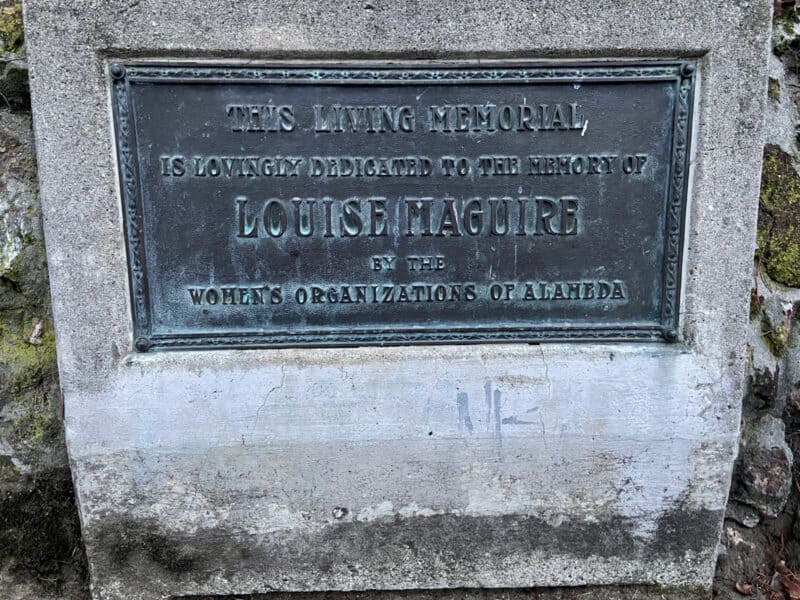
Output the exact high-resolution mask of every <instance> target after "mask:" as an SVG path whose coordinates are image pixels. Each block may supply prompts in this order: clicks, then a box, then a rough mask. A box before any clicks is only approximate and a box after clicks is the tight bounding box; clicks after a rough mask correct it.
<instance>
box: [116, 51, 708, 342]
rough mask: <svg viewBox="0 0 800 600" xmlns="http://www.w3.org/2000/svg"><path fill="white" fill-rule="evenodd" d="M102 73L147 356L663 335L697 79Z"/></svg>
mask: <svg viewBox="0 0 800 600" xmlns="http://www.w3.org/2000/svg"><path fill="white" fill-rule="evenodd" d="M109 71H110V75H111V77H112V81H113V85H112V94H113V106H114V115H115V124H116V136H117V151H118V157H119V169H120V181H121V189H122V200H123V212H124V217H125V223H126V235H127V244H128V257H129V267H130V281H131V293H132V304H133V320H134V335H135V346H136V348H137V349H138V350H140V351H145V350H148V349H151V348H176V347H177V348H184V347H200V348H202V347H218V346H222V347H224V346H228V347H244V346H287V345H288V346H303V345H362V344H395V343H404V342H480V341H500V340H512V341H539V340H548V339H553V340H564V339H569V340H584V339H593V340H598V339H600V340H619V339H641V340H652V339H665V340H667V341H671V340H674V339H676V337H677V319H678V301H679V297H680V270H681V248H682V244H683V230H684V219H685V217H684V213H685V206H686V194H687V191H686V187H687V180H688V178H687V169H688V163H689V145H690V137H691V115H692V105H693V101H694V100H693V92H694V72H695V65H694V63H693V62H691V61H681V62H669V63H664V62H653V63H649V64H625V63H617V64H607V63H603V64H587V65H576V64H572V63H567V64H558V65H553V64H550V65H540V66H533V65H523V64H518V63H511V64H503V65H500V64H492V65H490V66H477V65H472V64H462V65H447V66H442V65H425V66H420V65H416V64H415V65H413V66H408V65H406V66H391V65H385V64H383V65H366V66H365V65H363V64H362V65H358V66H338V65H337V66H331V65H327V66H324V67H323V66H312V65H298V64H296V63H291V64H285V65H277V66H276V65H272V66H263V67H252V66H241V65H237V66H224V65H219V64H204V65H195V64H192V65H181V64H178V65H176V64H169V65H166V64H150V63H148V64H128V65H122V64H112V65H110V67H109Z"/></svg>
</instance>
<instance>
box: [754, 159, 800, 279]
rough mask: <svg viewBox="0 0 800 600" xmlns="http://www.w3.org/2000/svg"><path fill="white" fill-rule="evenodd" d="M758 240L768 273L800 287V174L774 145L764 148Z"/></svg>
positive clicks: (772, 277)
mask: <svg viewBox="0 0 800 600" xmlns="http://www.w3.org/2000/svg"><path fill="white" fill-rule="evenodd" d="M757 242H758V251H757V258H758V264H759V266H760V267H761V268H762V269H763V270H764V271H765V272H766V274H767V275H769V277H770V278H771V279H773V280H774V281H776V282H778V283H781V284H783V285H786V286H790V287H800V175H798V174H797V171H796V170H795V168H794V165H793V161H792V157H791V156H790V155H789V154H787V153H786V152H784V151H783V150H781V149H780V148H779V147H778V146H775V145H772V144H769V145H767V146H766V147H765V148H764V166H763V169H762V172H761V196H760V201H759V216H758V237H757Z"/></svg>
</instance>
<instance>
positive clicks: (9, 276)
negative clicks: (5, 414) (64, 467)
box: [0, 240, 61, 448]
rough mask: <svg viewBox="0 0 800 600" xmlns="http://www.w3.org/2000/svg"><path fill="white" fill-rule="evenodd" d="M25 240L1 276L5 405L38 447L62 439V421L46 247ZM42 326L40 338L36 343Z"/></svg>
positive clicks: (0, 383)
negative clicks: (45, 272) (46, 265)
mask: <svg viewBox="0 0 800 600" xmlns="http://www.w3.org/2000/svg"><path fill="white" fill-rule="evenodd" d="M25 243H26V245H25V246H24V247H23V250H22V251H21V252H20V254H19V256H18V257H17V258H16V259H15V260H14V262H13V263H12V264H11V266H10V268H9V269H8V270H7V271H6V272H5V273H4V274H3V277H2V278H0V407H2V406H3V405H6V404H11V405H12V406H13V411H12V414H14V415H15V417H14V420H13V433H14V436H15V437H16V440H17V441H19V442H21V443H22V444H24V446H25V447H28V448H35V447H44V446H46V445H48V444H51V443H53V442H54V441H56V440H57V439H58V438H60V436H61V423H60V419H59V416H58V410H57V405H58V396H57V383H56V382H57V377H58V371H57V366H56V346H55V334H54V332H53V327H52V324H51V321H50V317H49V304H48V297H47V294H48V292H47V289H46V284H42V283H41V282H42V279H43V277H44V274H43V269H44V268H46V267H45V264H44V249H43V248H42V247H41V243H40V242H37V241H35V240H25ZM45 281H46V280H45ZM39 324H41V325H39ZM37 326H38V327H39V334H38V336H37V338H38V339H37V340H35V341H34V343H31V335H32V333H33V332H34V330H35V329H36V328H37Z"/></svg>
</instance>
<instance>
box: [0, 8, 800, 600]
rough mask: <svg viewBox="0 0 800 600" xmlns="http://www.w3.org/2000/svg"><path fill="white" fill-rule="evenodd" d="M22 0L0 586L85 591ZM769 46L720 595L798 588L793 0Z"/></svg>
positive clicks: (3, 369)
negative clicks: (745, 352)
mask: <svg viewBox="0 0 800 600" xmlns="http://www.w3.org/2000/svg"><path fill="white" fill-rule="evenodd" d="M20 5H21V3H20V2H19V0H0V596H2V597H4V598H6V597H8V598H15V599H20V600H21V599H33V598H48V597H50V598H69V599H73V600H78V599H84V598H88V588H87V575H86V567H85V561H84V558H83V553H82V549H81V544H80V532H79V526H78V521H77V512H76V510H75V506H74V498H73V489H72V483H71V479H70V474H69V465H68V461H67V457H66V452H65V450H64V442H63V433H62V428H61V421H60V414H61V401H60V396H59V390H58V381H57V371H56V362H55V361H56V358H55V350H54V344H53V341H54V338H53V329H52V322H51V319H50V311H49V291H48V287H47V269H46V263H45V253H44V243H43V239H42V232H41V223H40V213H39V207H38V199H37V189H36V167H35V158H34V153H33V143H32V132H31V125H30V114H29V98H28V93H27V85H26V69H25V60H24V50H23V41H24V40H23V33H22V21H21V10H20V8H21V6H20ZM774 47H775V54H774V56H773V57H772V59H771V60H772V64H771V73H772V77H771V79H770V85H769V94H770V101H769V106H768V113H767V115H766V130H767V140H766V144H765V150H764V159H765V160H764V170H763V185H762V193H761V199H760V208H761V212H760V218H759V235H758V251H757V254H756V256H755V271H754V278H753V294H752V299H751V300H752V301H751V327H750V340H749V352H750V356H751V361H750V373H749V378H750V386H749V392H748V395H747V397H746V398H745V400H744V412H743V422H742V426H743V429H742V431H743V433H742V440H741V452H740V457H739V460H738V463H737V468H736V474H735V478H734V482H733V488H732V492H731V501H730V505H729V510H728V518H727V519H726V522H725V529H724V534H723V539H722V540H721V545H720V549H721V558H720V562H719V567H718V572H717V581H716V587H715V594H716V595H717V596H719V597H720V598H724V599H727V598H741V597H744V596H750V597H753V598H762V599H767V600H779V599H781V600H782V599H785V598H790V599H793V600H797V599H800V579H798V578H797V576H796V575H795V574H796V573H798V572H800V543H798V541H797V540H798V539H800V515H798V510H799V509H800V479H798V477H797V474H798V467H797V466H795V464H794V460H793V457H794V456H798V457H800V325H798V324H797V323H796V321H797V315H798V312H799V311H800V174H798V165H800V142H799V141H798V140H799V139H800V134H799V133H798V132H800V129H798V127H799V126H800V115H799V114H798V107H800V77H798V74H800V26H799V25H798V17H797V8H796V6H795V1H794V0H790V1H784V2H779V3H778V5H777V6H776V27H775V41H774ZM733 243H735V242H733ZM587 593H588V594H589V595H588V596H587ZM631 593H632V594H633V592H631ZM663 593H664V594H665V595H666V596H669V593H668V591H666V590H665V591H664V592H663ZM553 594H557V595H558V597H559V598H564V599H566V598H583V597H587V598H588V597H592V598H599V597H601V596H602V594H598V593H597V591H588V592H587V591H586V590H572V591H569V590H567V591H558V592H551V593H550V596H552V597H555V596H553ZM368 595H369V594H368ZM395 595H396V596H397V594H395ZM433 595H435V594H432V595H431V596H433ZM467 595H468V596H469V594H467ZM472 595H475V596H476V597H477V596H478V595H480V594H472ZM345 596H347V595H345ZM550 596H548V597H550ZM534 597H536V596H535V592H534ZM542 597H545V596H542ZM669 597H671V596H669Z"/></svg>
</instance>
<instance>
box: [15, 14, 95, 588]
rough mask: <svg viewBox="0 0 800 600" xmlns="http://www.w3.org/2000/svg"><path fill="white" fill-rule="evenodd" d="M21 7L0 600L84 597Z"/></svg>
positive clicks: (17, 32)
mask: <svg viewBox="0 0 800 600" xmlns="http://www.w3.org/2000/svg"><path fill="white" fill-rule="evenodd" d="M29 100H30V99H29V96H28V90H27V73H26V68H25V56H24V50H23V33H22V13H21V3H20V2H19V1H16V2H13V1H11V2H9V1H2V2H0V596H2V597H3V598H18V599H22V598H26V599H27V598H30V599H33V598H46V597H62V598H75V599H77V598H84V597H86V575H85V571H86V568H85V561H84V558H83V551H82V548H81V544H80V528H79V524H78V518H77V511H76V509H75V502H74V494H73V488H72V480H71V477H70V472H69V464H68V461H67V455H66V451H65V447H64V437H63V431H62V426H61V399H60V392H59V386H58V372H57V368H56V355H55V340H54V335H53V324H52V321H51V318H50V292H49V289H48V285H47V264H46V262H45V251H44V240H43V238H42V227H41V215H40V211H39V203H38V196H37V183H36V161H35V155H34V148H33V133H32V130H31V117H30V101H29Z"/></svg>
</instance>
